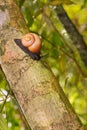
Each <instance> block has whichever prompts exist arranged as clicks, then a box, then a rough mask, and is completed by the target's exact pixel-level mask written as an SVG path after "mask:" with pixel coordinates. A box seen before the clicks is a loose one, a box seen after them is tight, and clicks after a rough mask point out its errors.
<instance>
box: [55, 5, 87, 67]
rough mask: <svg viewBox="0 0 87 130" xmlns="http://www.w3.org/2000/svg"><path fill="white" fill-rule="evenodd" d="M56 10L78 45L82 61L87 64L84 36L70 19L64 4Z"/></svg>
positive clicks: (73, 40)
mask: <svg viewBox="0 0 87 130" xmlns="http://www.w3.org/2000/svg"><path fill="white" fill-rule="evenodd" d="M55 12H56V14H57V16H58V17H59V19H60V21H61V23H62V24H63V26H64V27H65V29H66V31H67V32H68V35H69V36H70V38H71V39H72V42H73V44H74V45H75V46H76V47H77V49H78V51H79V53H80V56H81V58H82V61H83V62H84V64H85V65H86V66H87V45H86V44H85V42H84V40H83V37H82V36H81V35H80V33H79V32H78V30H77V29H76V27H75V25H74V24H73V23H72V22H71V20H70V19H69V17H68V15H67V13H66V12H65V10H64V8H63V7H62V5H59V6H56V8H55Z"/></svg>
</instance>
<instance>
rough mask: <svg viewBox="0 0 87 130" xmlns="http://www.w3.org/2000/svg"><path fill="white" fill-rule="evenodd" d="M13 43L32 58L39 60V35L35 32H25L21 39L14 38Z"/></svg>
mask: <svg viewBox="0 0 87 130" xmlns="http://www.w3.org/2000/svg"><path fill="white" fill-rule="evenodd" d="M14 41H15V43H16V44H17V45H18V46H19V47H20V48H21V49H22V50H23V51H24V52H25V53H27V54H28V55H29V56H30V57H31V58H32V59H34V60H39V59H40V58H41V57H40V50H41V46H42V45H41V40H40V37H39V36H38V35H37V34H35V33H28V34H25V35H24V36H23V37H22V38H21V39H14Z"/></svg>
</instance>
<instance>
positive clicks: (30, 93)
mask: <svg viewBox="0 0 87 130" xmlns="http://www.w3.org/2000/svg"><path fill="white" fill-rule="evenodd" d="M26 32H28V29H27V27H26V24H25V21H24V19H23V17H22V15H21V13H20V11H19V8H18V7H17V5H16V3H15V2H14V0H0V54H1V55H0V64H1V67H2V69H3V71H4V73H5V76H6V78H7V80H8V82H9V84H10V88H11V90H12V91H13V93H14V95H15V97H16V100H17V101H18V103H19V105H20V107H21V110H22V112H23V115H24V116H25V118H26V120H27V122H28V124H29V125H30V127H31V129H32V130H84V127H83V126H82V125H81V123H80V120H79V119H78V117H77V115H76V114H75V112H74V111H73V109H72V107H71V105H70V103H69V101H68V99H67V98H66V96H65V94H64V92H63V90H62V89H61V87H60V86H59V84H58V83H57V81H56V79H55V77H54V75H53V73H52V72H51V70H50V69H49V67H48V66H47V65H46V63H42V62H41V61H34V60H32V59H31V58H30V57H29V56H28V55H26V54H25V53H24V52H23V51H22V50H21V49H20V48H19V47H18V46H17V45H16V44H15V43H14V39H15V38H21V36H22V35H23V33H26Z"/></svg>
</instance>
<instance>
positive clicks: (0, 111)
mask: <svg viewBox="0 0 87 130" xmlns="http://www.w3.org/2000/svg"><path fill="white" fill-rule="evenodd" d="M9 93H10V91H8V93H7V95H6V96H5V100H4V102H3V104H2V107H1V110H0V113H2V110H3V108H4V106H5V103H6V100H7V98H8V95H9Z"/></svg>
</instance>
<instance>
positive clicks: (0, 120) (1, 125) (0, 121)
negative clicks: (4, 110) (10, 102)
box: [0, 113, 9, 130]
mask: <svg viewBox="0 0 87 130" xmlns="http://www.w3.org/2000/svg"><path fill="white" fill-rule="evenodd" d="M0 130H9V129H8V125H7V122H6V119H5V118H4V117H3V116H2V114H1V113H0Z"/></svg>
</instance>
